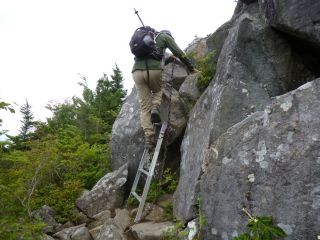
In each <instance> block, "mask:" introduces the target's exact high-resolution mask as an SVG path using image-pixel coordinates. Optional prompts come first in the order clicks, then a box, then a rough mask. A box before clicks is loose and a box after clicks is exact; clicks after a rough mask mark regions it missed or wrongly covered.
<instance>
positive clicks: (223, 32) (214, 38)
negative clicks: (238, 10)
mask: <svg viewBox="0 0 320 240" xmlns="http://www.w3.org/2000/svg"><path fill="white" fill-rule="evenodd" d="M230 27H231V21H228V22H226V23H225V24H223V25H222V26H221V27H219V28H218V29H217V30H216V31H215V32H214V33H213V34H210V35H209V36H208V37H207V39H206V46H207V52H212V51H214V59H213V61H214V63H217V62H218V58H219V56H220V53H221V50H222V48H223V45H224V42H225V40H226V38H227V37H228V34H229V29H230Z"/></svg>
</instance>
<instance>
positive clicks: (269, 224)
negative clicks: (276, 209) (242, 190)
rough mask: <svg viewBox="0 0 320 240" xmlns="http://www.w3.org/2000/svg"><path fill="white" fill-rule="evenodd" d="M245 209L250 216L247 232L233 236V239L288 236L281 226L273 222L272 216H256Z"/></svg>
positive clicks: (265, 238)
mask: <svg viewBox="0 0 320 240" xmlns="http://www.w3.org/2000/svg"><path fill="white" fill-rule="evenodd" d="M243 211H244V212H245V213H246V214H247V215H248V217H249V222H248V224H247V232H245V233H243V234H241V235H239V236H238V237H235V238H233V240H273V239H275V238H283V237H286V236H287V234H286V233H285V232H284V231H283V230H282V229H281V228H280V227H278V226H275V225H274V224H273V220H272V217H255V216H252V215H251V214H250V213H249V212H248V211H247V210H246V209H243Z"/></svg>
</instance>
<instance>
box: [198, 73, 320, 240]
mask: <svg viewBox="0 0 320 240" xmlns="http://www.w3.org/2000/svg"><path fill="white" fill-rule="evenodd" d="M319 115H320V79H317V80H315V81H313V82H309V83H307V84H305V85H303V86H301V87H300V88H298V89H297V90H295V91H293V92H290V93H287V94H285V95H282V96H279V97H276V98H274V99H273V100H272V102H271V105H270V107H268V108H266V109H265V110H264V111H259V112H255V113H254V114H252V115H250V116H249V117H247V118H246V119H245V120H243V121H242V122H240V123H238V124H236V125H234V126H233V127H231V128H229V129H228V131H227V132H226V133H224V134H223V135H221V136H220V137H219V138H218V139H217V140H216V141H215V142H214V143H213V144H211V145H210V148H209V150H208V154H207V157H206V159H205V162H206V164H207V165H206V166H204V167H203V171H204V174H203V176H202V179H201V182H200V198H201V199H202V200H203V204H202V206H203V209H202V211H203V212H204V213H205V215H206V216H207V219H208V224H207V226H206V227H205V230H204V233H205V234H204V239H223V236H228V237H229V238H231V237H232V236H233V235H234V234H235V233H237V232H238V233H239V230H243V228H244V225H245V224H244V223H245V222H246V221H247V217H246V216H245V215H244V214H241V209H242V208H243V207H245V208H247V209H249V211H250V212H252V213H254V214H255V215H258V216H267V215H270V216H273V217H274V218H275V219H276V222H277V223H278V225H279V226H281V227H283V229H284V230H285V231H286V232H287V234H288V236H289V238H290V239H291V238H292V239H314V238H315V237H316V235H317V231H318V229H319V226H320V219H319V210H320V154H319V149H320V123H319V117H320V116H319ZM213 229H214V230H213Z"/></svg>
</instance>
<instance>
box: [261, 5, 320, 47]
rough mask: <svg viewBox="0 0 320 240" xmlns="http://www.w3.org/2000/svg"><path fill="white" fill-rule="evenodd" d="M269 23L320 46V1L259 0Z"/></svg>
mask: <svg viewBox="0 0 320 240" xmlns="http://www.w3.org/2000/svg"><path fill="white" fill-rule="evenodd" d="M260 2H261V6H262V8H263V9H264V11H265V15H266V18H267V19H268V21H269V22H270V24H271V25H272V26H273V27H274V28H276V29H277V30H279V31H282V32H284V33H287V34H290V35H292V36H294V37H296V38H298V39H301V40H303V41H305V42H307V43H311V44H312V45H313V46H317V47H318V49H319V48H320V2H319V1H318V0H260Z"/></svg>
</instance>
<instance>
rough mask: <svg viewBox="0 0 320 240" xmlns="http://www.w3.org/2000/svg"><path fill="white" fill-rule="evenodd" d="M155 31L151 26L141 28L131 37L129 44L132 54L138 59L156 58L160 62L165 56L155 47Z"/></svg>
mask: <svg viewBox="0 0 320 240" xmlns="http://www.w3.org/2000/svg"><path fill="white" fill-rule="evenodd" d="M155 34H156V32H155V30H154V29H153V28H151V27H149V26H146V27H145V26H144V27H139V28H138V29H136V30H135V31H134V33H133V35H132V37H131V41H130V43H129V45H130V49H131V52H132V53H133V55H135V57H137V58H154V59H157V60H160V59H161V58H162V57H163V54H161V53H159V52H158V51H157V50H156V47H155Z"/></svg>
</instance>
